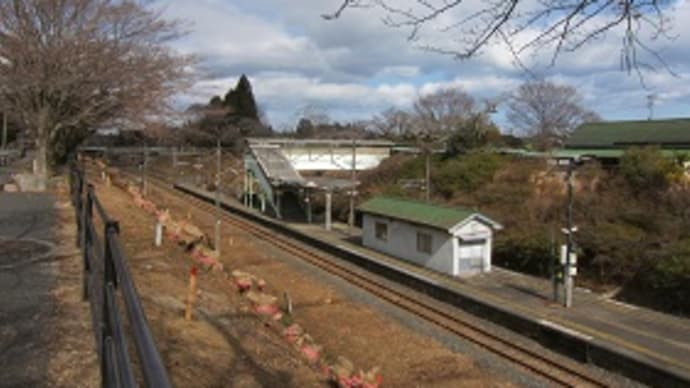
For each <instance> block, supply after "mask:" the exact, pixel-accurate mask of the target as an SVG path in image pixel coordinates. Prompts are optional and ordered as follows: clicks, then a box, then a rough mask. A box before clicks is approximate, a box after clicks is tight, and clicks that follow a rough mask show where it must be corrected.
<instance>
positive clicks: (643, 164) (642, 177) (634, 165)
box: [619, 147, 683, 193]
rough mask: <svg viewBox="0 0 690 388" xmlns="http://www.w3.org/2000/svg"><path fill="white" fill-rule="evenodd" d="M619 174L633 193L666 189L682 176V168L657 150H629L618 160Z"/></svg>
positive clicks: (650, 148) (649, 148)
mask: <svg viewBox="0 0 690 388" xmlns="http://www.w3.org/2000/svg"><path fill="white" fill-rule="evenodd" d="M619 169H620V174H621V175H622V176H623V178H625V180H626V181H627V182H628V184H629V185H630V187H631V188H632V189H633V190H634V191H635V192H638V193H640V192H644V191H649V190H655V189H656V190H658V189H666V188H668V186H669V185H670V184H671V183H672V182H674V181H677V180H678V179H679V178H680V177H681V176H682V174H683V169H682V167H681V166H680V165H679V164H678V163H677V162H676V161H675V160H674V159H672V158H666V157H664V155H663V154H662V153H661V151H660V150H659V149H658V148H655V147H647V148H631V149H629V150H627V151H625V154H623V157H621V160H620V165H619Z"/></svg>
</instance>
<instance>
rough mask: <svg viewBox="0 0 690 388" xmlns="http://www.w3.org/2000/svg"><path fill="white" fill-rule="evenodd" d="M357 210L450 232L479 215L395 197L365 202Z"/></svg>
mask: <svg viewBox="0 0 690 388" xmlns="http://www.w3.org/2000/svg"><path fill="white" fill-rule="evenodd" d="M357 209H358V210H359V211H361V212H364V213H371V214H377V215H381V216H385V217H390V218H395V219H399V220H405V221H409V222H413V223H416V224H421V225H427V226H431V227H435V228H441V229H443V230H448V229H450V228H452V227H453V226H455V225H457V224H459V223H461V222H463V221H465V220H466V219H467V218H469V217H471V216H472V215H475V214H477V212H476V211H474V210H471V209H466V208H449V207H441V206H434V205H429V204H426V203H423V202H418V201H411V200H407V199H402V198H393V197H375V198H373V199H370V200H368V201H367V202H364V203H363V204H361V205H360V206H359V207H358V208H357Z"/></svg>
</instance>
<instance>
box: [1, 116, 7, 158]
mask: <svg viewBox="0 0 690 388" xmlns="http://www.w3.org/2000/svg"><path fill="white" fill-rule="evenodd" d="M5 148H7V113H5V112H4V111H3V112H2V149H5Z"/></svg>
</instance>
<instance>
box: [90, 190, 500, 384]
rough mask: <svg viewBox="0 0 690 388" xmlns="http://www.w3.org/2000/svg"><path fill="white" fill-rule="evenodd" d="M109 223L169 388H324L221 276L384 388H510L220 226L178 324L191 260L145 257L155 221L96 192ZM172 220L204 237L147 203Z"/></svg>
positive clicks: (180, 253) (205, 221) (199, 219)
mask: <svg viewBox="0 0 690 388" xmlns="http://www.w3.org/2000/svg"><path fill="white" fill-rule="evenodd" d="M97 190H98V195H99V197H100V198H101V199H102V201H103V204H104V205H105V207H106V209H107V211H108V212H109V214H110V215H111V217H113V218H115V219H118V220H120V226H121V231H122V232H121V233H122V237H123V238H122V241H123V242H124V247H125V250H126V252H127V253H128V254H129V257H130V267H131V270H132V271H133V274H134V277H135V281H136V284H137V286H138V288H139V292H140V294H141V296H142V299H143V303H144V307H145V309H146V312H147V314H148V318H149V321H150V323H151V325H152V330H153V332H154V334H155V336H156V340H157V343H158V345H159V347H160V349H161V352H162V354H163V357H164V360H165V362H166V364H167V367H168V369H169V371H170V373H171V374H172V380H173V383H174V385H176V386H180V387H182V386H195V387H212V386H242V387H249V386H271V387H276V386H281V387H282V386H300V387H306V386H324V385H327V382H326V379H325V377H324V373H323V371H322V370H318V368H316V367H314V366H313V365H310V364H309V362H308V361H307V360H306V359H305V358H304V357H303V356H302V355H301V354H300V353H299V352H298V351H297V350H295V348H294V347H293V346H292V345H290V344H289V343H288V342H287V341H286V340H285V339H284V338H283V336H282V335H281V330H282V328H283V326H282V325H281V324H280V323H278V322H272V321H270V319H264V318H260V317H258V316H257V315H256V314H255V313H253V312H251V311H250V310H249V307H248V304H247V300H246V298H244V297H243V296H241V295H239V293H238V292H237V290H236V288H235V287H234V284H233V283H232V282H231V281H230V279H229V276H228V274H229V273H231V272H232V271H233V270H238V269H239V270H242V271H246V272H249V273H252V274H254V275H256V276H258V277H260V278H262V279H264V280H265V281H266V283H267V292H269V293H271V294H273V295H277V296H282V295H283V293H284V292H288V293H289V296H290V298H291V300H292V302H293V309H294V312H293V315H292V317H291V318H292V319H293V320H294V322H297V323H298V324H299V325H301V326H302V327H303V328H304V329H305V330H306V332H308V333H309V334H310V335H311V336H312V337H313V338H314V341H315V342H316V343H318V344H320V345H322V346H323V351H322V354H323V358H324V359H330V360H333V359H335V358H336V357H337V356H345V357H347V358H348V359H349V360H351V361H352V362H353V363H354V365H355V368H356V369H357V370H359V369H363V370H369V369H371V368H373V367H380V374H381V375H382V377H383V386H389V387H420V386H424V387H427V386H434V387H458V386H463V387H496V386H511V384H510V383H508V382H505V381H500V380H497V379H496V378H495V377H493V376H490V375H489V374H488V372H487V371H484V370H481V369H479V368H478V367H477V366H476V364H474V362H473V361H472V360H471V359H469V358H468V357H466V356H464V355H462V354H458V353H455V352H452V351H451V350H449V349H448V348H447V347H445V346H443V344H441V343H439V342H437V341H435V340H433V339H430V338H427V337H425V336H421V335H419V334H417V333H415V332H413V331H412V330H410V329H408V328H407V327H405V326H403V325H401V324H400V323H398V322H396V321H395V320H393V319H391V318H388V317H386V316H385V315H383V314H381V313H379V312H377V311H375V310H374V309H373V308H372V307H370V306H369V305H367V304H365V303H362V302H358V301H355V300H353V299H352V298H351V297H349V296H348V295H346V294H344V293H343V292H341V291H340V290H339V289H337V288H336V287H335V286H333V285H332V284H329V283H328V281H327V280H326V279H327V278H326V277H324V276H323V275H322V274H319V272H318V270H316V269H314V270H305V269H304V267H303V266H296V265H295V264H294V260H295V259H294V258H289V257H286V255H287V254H286V253H284V252H281V251H279V250H277V249H275V248H273V247H272V246H270V245H268V244H266V243H263V242H261V241H258V240H255V239H252V238H251V237H250V236H249V235H248V234H246V232H243V231H241V230H237V229H236V228H234V227H231V226H228V225H224V226H223V236H224V238H223V246H222V248H221V250H222V252H224V254H223V255H222V257H221V259H220V261H221V262H222V264H223V266H224V271H222V272H216V271H211V272H202V273H201V274H200V276H199V284H200V290H201V293H200V299H199V303H198V305H197V310H196V311H195V319H194V320H193V321H192V322H187V321H185V320H184V319H183V317H182V315H183V309H184V302H183V301H184V298H185V294H186V288H187V279H188V273H189V270H190V267H191V266H192V265H193V263H194V262H193V261H192V259H191V258H190V257H189V255H188V254H187V253H185V252H184V250H183V249H182V248H181V247H179V246H177V245H175V244H173V243H172V242H168V241H166V242H165V243H164V244H163V247H161V248H155V247H153V233H154V224H155V219H154V217H153V216H151V215H149V214H147V213H145V212H144V211H143V210H141V209H139V208H138V207H136V205H135V204H134V202H133V201H132V199H131V197H130V196H129V194H128V193H126V192H125V191H123V190H121V189H118V188H116V187H105V186H104V185H101V184H98V185H97ZM148 198H149V199H151V200H152V201H153V202H155V204H156V205H157V206H158V207H159V208H169V209H170V213H171V215H172V216H173V218H182V217H185V218H186V217H187V216H188V215H189V216H191V220H192V222H193V223H195V224H196V225H197V226H199V227H200V228H202V229H203V230H204V231H205V232H206V233H207V234H208V235H213V219H212V217H211V216H210V215H209V214H206V213H204V212H202V211H198V210H196V209H194V208H191V207H189V206H187V205H185V204H184V203H181V201H180V200H178V199H175V198H173V197H169V196H167V195H166V194H164V193H162V192H156V191H155V190H154V191H152V192H151V193H150V194H149V196H148Z"/></svg>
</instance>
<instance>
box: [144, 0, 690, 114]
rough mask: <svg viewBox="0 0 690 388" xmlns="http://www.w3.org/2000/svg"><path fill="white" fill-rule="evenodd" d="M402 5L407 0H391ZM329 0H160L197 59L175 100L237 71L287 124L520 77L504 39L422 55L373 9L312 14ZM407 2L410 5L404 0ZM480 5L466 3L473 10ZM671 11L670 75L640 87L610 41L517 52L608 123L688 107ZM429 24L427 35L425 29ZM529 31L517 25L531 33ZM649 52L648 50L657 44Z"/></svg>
mask: <svg viewBox="0 0 690 388" xmlns="http://www.w3.org/2000/svg"><path fill="white" fill-rule="evenodd" d="M401 1H410V0H401ZM338 3H339V2H338V1H326V2H324V1H322V0H254V1H251V2H247V1H244V0H197V1H193V2H192V1H183V0H169V1H162V0H161V1H159V2H158V3H157V4H160V5H162V6H165V9H166V10H165V15H167V16H169V17H174V18H184V19H187V20H189V21H190V22H191V23H192V26H191V27H192V32H191V33H190V34H189V35H188V36H187V37H185V38H183V39H181V40H180V41H179V42H177V43H176V47H177V48H178V49H179V50H181V51H183V52H186V53H193V54H196V55H197V56H198V57H199V58H200V59H201V63H200V65H199V68H201V74H200V76H201V81H199V83H198V84H197V85H196V87H195V89H194V91H193V92H192V93H190V94H189V95H187V96H185V97H184V98H182V100H184V101H186V102H187V101H198V102H203V101H207V100H208V99H209V98H210V97H211V96H213V95H217V94H221V95H222V94H224V93H225V92H226V91H227V90H228V89H229V88H230V87H232V86H234V84H235V82H236V80H237V77H238V76H239V75H240V74H242V73H246V74H247V75H249V76H250V79H251V81H252V83H253V85H254V91H255V94H256V96H257V99H258V101H259V104H260V105H262V106H263V107H265V109H266V111H267V113H268V115H269V117H270V118H271V119H272V120H273V121H274V122H276V123H281V122H287V121H291V120H293V119H294V117H293V116H294V112H295V111H296V110H297V109H298V108H300V107H302V106H304V105H305V104H310V103H313V104H318V105H319V106H324V107H327V109H328V110H329V112H331V115H332V116H334V117H335V118H338V119H341V120H346V119H349V118H351V119H357V118H364V117H366V116H368V115H371V114H373V113H375V112H378V111H380V110H383V109H385V108H387V107H389V106H398V107H405V106H408V105H409V104H410V103H411V102H412V101H413V100H414V98H416V96H418V95H420V94H425V93H430V92H433V91H435V90H438V89H439V88H441V87H445V86H460V87H463V88H464V89H465V90H466V91H468V92H469V93H471V94H473V95H475V96H476V97H478V98H488V97H492V96H496V95H499V94H502V93H506V92H509V91H510V90H512V89H514V88H515V87H516V86H517V85H519V83H520V82H521V81H522V80H524V79H525V78H526V75H525V74H524V73H521V72H520V71H519V70H518V69H516V68H515V66H514V63H513V62H514V58H513V57H512V55H511V54H510V52H509V51H507V49H506V48H505V47H504V46H501V45H500V44H493V45H490V46H487V47H486V48H485V49H484V50H482V54H481V55H480V56H479V57H477V58H475V59H472V60H468V61H463V62H459V61H455V60H453V59H452V58H451V57H448V56H443V55H439V54H434V53H429V52H424V51H421V50H418V49H416V48H415V44H414V43H412V42H408V41H407V40H406V35H405V31H404V30H399V29H391V28H387V27H385V26H383V25H382V23H381V20H380V18H381V16H382V15H381V14H380V13H378V11H376V10H371V9H367V10H359V11H358V10H352V11H351V12H347V13H346V14H344V15H343V17H342V18H341V19H338V20H336V21H331V22H327V21H324V20H323V19H322V18H321V17H320V15H321V14H322V13H326V12H329V11H332V10H333V9H335V7H336V6H337V5H338ZM413 3H417V2H416V1H413ZM479 3H481V1H479V0H472V1H470V2H468V4H469V6H476V5H477V4H479ZM675 8H676V9H675V11H674V12H673V16H674V17H675V19H676V23H675V24H676V29H675V30H674V33H676V34H677V35H678V39H677V40H676V41H674V42H673V43H672V44H663V42H659V46H658V47H659V49H660V50H661V51H662V54H664V58H667V59H668V61H669V63H670V64H671V66H672V67H673V68H674V70H676V71H678V72H679V73H681V75H682V76H681V77H680V78H674V77H672V76H670V75H669V74H668V72H664V71H660V72H658V73H650V74H646V75H645V81H646V84H647V86H648V87H649V90H645V89H643V88H642V87H641V86H640V83H639V80H638V78H637V77H636V76H635V75H634V74H632V75H627V74H625V73H622V72H621V71H619V53H620V37H619V36H618V35H616V34H613V33H612V34H609V35H607V36H606V37H605V38H604V39H602V40H600V41H597V42H595V43H594V44H592V45H588V46H585V47H583V48H582V49H580V50H578V51H577V52H575V53H572V54H569V53H566V54H564V55H563V56H562V57H561V58H560V59H559V61H558V63H557V66H556V67H553V68H551V67H548V66H546V64H548V63H549V60H550V57H549V56H548V55H546V53H545V52H539V53H537V54H536V55H535V56H534V57H528V58H526V59H527V61H528V62H529V63H530V64H535V63H536V64H539V65H535V68H534V69H535V72H536V75H537V76H544V77H550V78H553V79H555V80H558V81H561V82H567V83H569V84H571V85H574V86H576V87H577V88H578V89H579V90H580V91H581V92H582V94H583V95H584V96H585V101H586V102H587V103H588V104H589V105H590V106H591V107H593V108H596V109H597V110H598V111H600V112H601V113H602V114H603V115H604V117H606V118H609V117H610V118H637V117H643V116H644V115H646V95H648V94H651V93H656V94H658V95H659V96H660V99H659V102H658V104H659V107H658V108H659V109H658V111H659V112H660V114H666V115H683V114H687V113H688V112H687V109H686V108H685V106H687V105H688V103H690V78H689V77H690V64H688V58H687V52H688V50H690V24H688V23H684V22H683V21H684V20H687V19H688V18H690V2H688V1H687V0H679V1H678V2H677V3H676V5H675ZM457 17H458V15H455V14H447V15H445V16H444V18H443V19H441V20H440V21H439V23H438V24H437V25H435V26H432V27H433V28H430V29H429V30H430V39H432V41H435V42H440V43H442V44H451V43H452V42H453V41H454V40H457V39H458V38H459V37H458V36H457V34H455V35H449V34H443V33H439V32H438V31H437V29H438V27H440V26H443V25H448V24H450V23H451V22H452V21H453V20H457ZM434 28H436V30H434ZM534 34H536V31H526V32H525V36H523V37H521V39H529V37H531V36H534ZM655 47H656V46H655Z"/></svg>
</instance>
